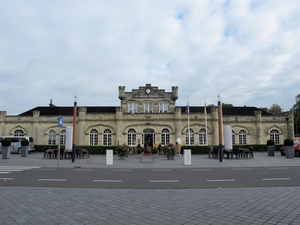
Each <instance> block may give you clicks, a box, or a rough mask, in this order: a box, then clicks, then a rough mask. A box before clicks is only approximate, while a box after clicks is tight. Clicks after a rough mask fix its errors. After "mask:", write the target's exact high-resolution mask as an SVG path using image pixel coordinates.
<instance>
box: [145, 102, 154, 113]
mask: <svg viewBox="0 0 300 225" xmlns="http://www.w3.org/2000/svg"><path fill="white" fill-rule="evenodd" d="M152 112H153V104H152V103H149V102H148V103H145V104H144V113H152Z"/></svg>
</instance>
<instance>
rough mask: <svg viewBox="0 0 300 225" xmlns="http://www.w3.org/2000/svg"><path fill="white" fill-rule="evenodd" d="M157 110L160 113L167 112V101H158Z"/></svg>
mask: <svg viewBox="0 0 300 225" xmlns="http://www.w3.org/2000/svg"><path fill="white" fill-rule="evenodd" d="M159 112H160V113H167V112H168V103H165V102H163V103H160V104H159Z"/></svg>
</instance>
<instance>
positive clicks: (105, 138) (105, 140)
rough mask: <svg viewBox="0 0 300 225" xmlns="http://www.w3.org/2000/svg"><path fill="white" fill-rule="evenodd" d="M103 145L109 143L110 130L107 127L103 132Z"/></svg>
mask: <svg viewBox="0 0 300 225" xmlns="http://www.w3.org/2000/svg"><path fill="white" fill-rule="evenodd" d="M103 145H111V131H110V130H109V129H106V130H105V131H104V132H103Z"/></svg>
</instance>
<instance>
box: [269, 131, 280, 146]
mask: <svg viewBox="0 0 300 225" xmlns="http://www.w3.org/2000/svg"><path fill="white" fill-rule="evenodd" d="M270 139H272V140H274V142H275V145H278V144H279V131H278V130H271V132H270Z"/></svg>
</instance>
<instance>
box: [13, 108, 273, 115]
mask: <svg viewBox="0 0 300 225" xmlns="http://www.w3.org/2000/svg"><path fill="white" fill-rule="evenodd" d="M80 107H85V108H86V111H87V113H115V112H116V108H117V107H119V106H78V108H80ZM179 107H181V112H183V113H184V112H185V109H186V106H179ZM189 109H190V113H191V114H193V113H203V112H204V106H190V107H189ZM36 110H37V111H39V112H40V116H59V115H60V116H71V115H73V110H74V106H62V107H59V106H57V107H49V106H38V107H36V108H33V109H30V110H28V111H26V112H24V113H21V114H19V115H18V116H32V115H33V111H36ZM206 110H207V113H211V107H206ZM258 110H261V111H262V115H263V116H270V115H272V114H271V113H269V112H267V111H265V110H262V109H260V108H256V107H247V106H242V107H238V106H237V107H235V106H232V107H222V114H223V116H238V115H239V116H253V115H254V111H258Z"/></svg>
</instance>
